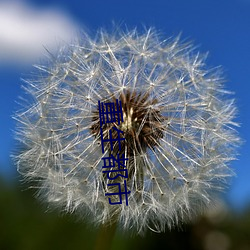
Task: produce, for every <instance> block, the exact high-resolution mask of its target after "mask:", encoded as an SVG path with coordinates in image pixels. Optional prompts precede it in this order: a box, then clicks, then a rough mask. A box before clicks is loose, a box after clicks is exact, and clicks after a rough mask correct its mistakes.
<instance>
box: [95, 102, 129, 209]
mask: <svg viewBox="0 0 250 250" xmlns="http://www.w3.org/2000/svg"><path fill="white" fill-rule="evenodd" d="M115 106H116V109H115ZM98 108H99V118H100V135H101V143H102V153H104V152H105V150H104V143H110V153H109V155H110V156H109V157H103V158H102V160H103V167H102V168H103V173H104V174H107V178H108V179H109V180H111V181H112V180H115V179H117V178H118V177H124V178H128V170H127V169H126V164H125V161H127V160H128V158H125V156H124V154H122V156H120V155H119V153H117V155H116V157H117V158H116V157H115V156H113V155H112V154H111V152H112V151H113V149H114V145H115V144H116V143H118V146H119V150H120V151H121V141H124V140H125V138H122V137H121V134H123V133H124V132H123V131H121V130H120V129H118V128H117V127H116V126H113V127H112V128H111V129H109V130H104V132H103V128H102V125H104V124H107V123H118V125H120V122H121V121H122V122H123V114H122V105H121V101H120V102H119V103H118V100H117V99H116V105H115V103H112V102H108V103H103V102H100V101H98ZM114 125H115V124H114ZM104 133H105V135H104ZM119 179H120V178H119ZM121 185H122V186H121ZM107 186H108V187H112V186H118V192H114V193H106V194H105V196H111V195H118V197H119V201H118V202H112V200H111V198H109V204H111V205H115V204H122V195H125V197H126V205H127V206H128V194H130V191H127V182H126V180H124V183H121V182H118V183H109V184H107ZM113 189H114V188H112V190H113Z"/></svg>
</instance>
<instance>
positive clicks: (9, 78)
mask: <svg viewBox="0 0 250 250" xmlns="http://www.w3.org/2000/svg"><path fill="white" fill-rule="evenodd" d="M7 3H8V4H7ZM3 13H4V14H3ZM112 21H114V22H115V23H117V24H122V25H127V26H128V27H129V28H133V27H135V26H138V27H139V28H143V25H145V26H146V27H150V26H154V27H155V28H156V29H157V30H160V31H161V32H162V33H163V34H164V35H165V36H166V37H169V36H173V35H178V34H179V33H181V34H182V36H181V37H182V38H183V39H187V40H191V41H193V42H194V44H195V45H198V49H199V50H200V51H201V52H207V51H209V56H208V59H207V64H208V66H210V67H213V66H220V65H221V66H222V68H223V70H224V75H225V79H226V82H225V88H226V89H228V90H232V91H233V92H235V98H236V102H237V106H238V109H239V114H238V118H237V121H238V122H239V123H240V124H241V127H240V128H239V133H240V136H241V137H242V139H243V141H244V144H243V145H242V147H241V148H240V150H239V156H238V160H237V161H235V162H233V163H232V167H233V168H234V169H235V172H236V173H237V177H236V178H233V179H232V185H231V188H230V190H229V192H228V194H227V199H228V200H229V202H230V203H231V204H232V205H233V206H234V207H238V208H242V207H243V206H244V205H246V204H249V203H250V168H249V165H250V164H249V163H250V160H249V159H250V157H249V153H250V143H249V141H250V132H249V131H250V130H249V125H250V111H249V104H250V102H249V101H250V87H249V86H250V82H249V79H250V0H188V1H187V0H126V1H119V0H91V1H85V0H81V1H80V0H79V1H76V0H71V1H66V0H64V1H63V0H60V1H59V0H58V1H56V0H53V1H51V0H50V1H49V0H37V1H34V0H33V1H32V0H30V1H15V2H13V1H6V2H4V1H0V84H1V91H0V114H1V125H0V127H1V129H0V138H1V144H0V175H1V176H4V178H5V179H8V180H14V179H16V177H15V168H14V167H11V160H10V153H11V152H12V151H13V150H14V149H15V142H14V139H13V132H12V131H13V130H14V128H15V121H14V120H13V119H12V118H11V116H12V115H13V113H14V111H15V110H17V108H18V105H17V103H16V102H17V100H18V96H20V95H22V89H21V84H22V81H21V78H23V77H25V76H28V75H29V72H31V71H34V69H32V67H31V66H32V64H34V63H36V62H39V58H42V57H43V56H44V54H46V52H45V50H44V48H43V45H44V46H46V47H48V48H50V49H51V50H53V49H54V47H56V44H58V43H59V42H58V39H56V38H55V37H59V38H60V39H61V40H64V41H65V40H66V41H69V40H70V39H71V38H72V36H73V34H74V33H75V32H77V31H76V30H77V29H78V27H80V28H83V29H87V30H88V31H89V32H90V34H93V35H94V34H95V31H96V30H97V29H98V28H100V27H106V28H109V27H111V24H112ZM60 39H59V40H60Z"/></svg>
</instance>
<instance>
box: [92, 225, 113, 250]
mask: <svg viewBox="0 0 250 250" xmlns="http://www.w3.org/2000/svg"><path fill="white" fill-rule="evenodd" d="M116 226H117V221H115V222H113V223H112V224H107V223H105V224H102V225H101V226H100V228H99V232H98V234H97V238H96V245H95V248H94V250H110V249H111V246H112V241H113V239H114V236H115V232H116Z"/></svg>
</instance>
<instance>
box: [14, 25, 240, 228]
mask: <svg viewBox="0 0 250 250" xmlns="http://www.w3.org/2000/svg"><path fill="white" fill-rule="evenodd" d="M37 68H39V70H40V72H41V75H40V77H38V78H37V79H36V80H32V81H27V85H26V91H27V92H28V93H29V94H30V96H32V98H33V101H32V102H31V103H30V104H29V105H28V107H25V109H24V110H23V111H21V112H19V113H18V114H17V115H16V116H15V118H16V119H17V120H18V121H19V130H18V139H19V140H20V142H21V143H22V145H23V146H24V147H25V150H24V151H23V152H21V153H20V154H19V155H17V156H16V161H17V166H18V170H19V172H20V173H21V174H23V176H24V177H25V178H27V179H28V180H37V188H38V195H39V196H40V197H41V198H42V199H43V200H44V201H47V202H48V203H49V204H53V205H55V206H56V207H59V208H61V209H62V210H65V211H67V212H79V214H81V215H88V218H90V217H91V218H92V220H93V221H94V222H95V223H97V224H98V223H99V224H100V223H102V224H103V223H107V222H109V221H112V220H113V219H114V218H115V219H116V220H117V221H118V223H119V226H120V227H121V228H123V229H130V228H135V229H136V231H137V232H139V233H140V232H143V231H144V230H145V229H146V228H151V229H152V230H155V231H164V228H165V226H166V225H167V226H168V227H171V226H174V225H177V224H178V223H180V222H183V221H186V220H189V219H192V218H193V216H195V215H196V214H199V213H201V212H202V211H203V210H204V209H205V208H206V207H208V206H209V205H210V204H212V203H213V201H214V195H215V192H216V191H221V190H222V189H224V187H225V184H226V183H227V178H228V177H230V176H232V174H233V173H232V171H231V169H230V168H229V166H228V164H229V162H230V161H231V160H233V159H234V155H235V146H236V145H237V144H238V142H239V138H238V135H237V132H236V131H235V128H234V127H235V126H237V124H236V123H235V122H234V121H233V119H234V116H235V113H236V109H235V106H234V102H233V101H232V100H231V99H230V96H229V94H228V93H227V92H226V91H224V90H223V88H222V87H223V86H222V79H221V77H220V75H219V72H218V71H216V70H214V71H212V70H206V68H205V65H204V58H203V57H202V56H201V55H200V54H199V53H195V51H194V50H193V48H192V46H191V45H190V44H182V43H181V42H179V39H173V40H171V39H169V40H164V41H161V40H160V38H159V35H158V34H157V33H156V32H155V31H154V30H152V29H149V30H148V31H146V33H145V34H139V33H138V32H137V31H136V30H133V31H131V32H126V33H122V32H118V33H115V34H111V35H110V34H108V33H107V32H105V31H101V32H99V34H98V36H97V38H96V39H91V38H89V37H88V36H87V35H85V34H84V39H82V40H81V41H80V42H79V44H74V45H71V46H69V47H68V48H67V49H64V50H61V52H60V54H59V55H58V57H57V58H53V59H52V62H51V63H50V64H48V66H47V67H46V66H37ZM116 99H118V100H119V101H121V106H122V111H123V122H122V123H120V124H118V122H116V121H114V122H113V123H110V124H104V125H103V126H102V130H103V136H104V139H109V135H110V134H109V131H110V129H111V128H112V127H115V128H116V129H117V130H122V131H123V132H124V138H125V140H123V141H121V145H119V146H120V147H121V148H119V147H118V144H117V143H114V145H113V148H112V149H111V147H110V146H109V145H105V148H104V151H105V152H104V155H103V154H102V149H101V146H100V129H101V128H100V123H99V115H98V101H101V102H104V103H105V102H106V103H108V102H114V101H115V100H116ZM111 135H112V138H117V136H118V134H117V132H116V130H114V132H112V134H111ZM118 152H119V154H120V155H123V154H124V156H125V158H128V162H127V165H126V168H127V169H128V178H127V188H128V190H129V191H130V194H129V196H128V206H126V204H125V202H123V203H122V204H121V205H116V206H112V205H110V204H109V203H108V200H107V197H105V193H106V191H107V184H108V180H107V178H106V176H105V175H104V174H103V173H102V157H105V156H109V155H110V153H112V154H113V155H114V156H115V157H116V155H117V154H118ZM109 181H110V180H109ZM122 181H123V180H122V178H121V180H119V182H120V183H122ZM116 182H117V180H116ZM109 183H111V184H112V181H111V182H109Z"/></svg>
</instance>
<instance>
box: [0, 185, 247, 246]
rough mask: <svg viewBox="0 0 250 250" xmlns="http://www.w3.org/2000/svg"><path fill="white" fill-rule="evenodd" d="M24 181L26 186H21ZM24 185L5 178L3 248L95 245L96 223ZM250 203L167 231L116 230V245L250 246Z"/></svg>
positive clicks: (0, 200)
mask: <svg viewBox="0 0 250 250" xmlns="http://www.w3.org/2000/svg"><path fill="white" fill-rule="evenodd" d="M18 186H19V187H20V186H21V187H22V190H20V189H18V188H17V187H18ZM33 196H34V192H33V191H31V190H28V189H27V188H26V187H25V186H24V185H20V183H18V185H11V186H10V185H6V184H5V183H3V182H1V181H0V223H1V224H0V225H1V226H0V249H1V250H45V249H46V250H50V249H51V250H52V249H53V250H55V249H62V250H72V249H86V250H92V249H94V246H95V241H96V236H97V231H98V230H97V229H95V228H92V226H90V225H86V224H84V223H82V222H79V221H77V220H76V218H75V217H74V216H72V215H63V216H59V215H58V213H57V212H51V211H47V212H44V211H46V208H44V207H43V206H41V203H40V202H39V201H37V200H36V199H34V197H33ZM249 239H250V209H247V210H246V211H245V212H244V213H242V214H238V215H237V214H229V215H225V218H223V219H221V220H211V219H209V218H208V217H203V218H200V219H199V220H197V221H196V222H195V223H194V224H190V225H183V227H182V229H173V230H172V231H167V232H166V233H160V234H157V233H153V232H151V231H148V232H147V234H146V235H145V236H144V237H141V236H131V235H129V234H124V233H120V232H119V231H118V232H117V233H116V235H115V238H114V240H113V244H112V248H111V250H116V249H119V250H127V249H130V250H138V249H143V250H149V249H171V250H178V249H180V250H183V249H185V250H188V249H191V250H203V249H204V250H217V249H219V250H247V249H250V244H249V242H250V241H249Z"/></svg>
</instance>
